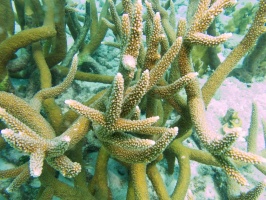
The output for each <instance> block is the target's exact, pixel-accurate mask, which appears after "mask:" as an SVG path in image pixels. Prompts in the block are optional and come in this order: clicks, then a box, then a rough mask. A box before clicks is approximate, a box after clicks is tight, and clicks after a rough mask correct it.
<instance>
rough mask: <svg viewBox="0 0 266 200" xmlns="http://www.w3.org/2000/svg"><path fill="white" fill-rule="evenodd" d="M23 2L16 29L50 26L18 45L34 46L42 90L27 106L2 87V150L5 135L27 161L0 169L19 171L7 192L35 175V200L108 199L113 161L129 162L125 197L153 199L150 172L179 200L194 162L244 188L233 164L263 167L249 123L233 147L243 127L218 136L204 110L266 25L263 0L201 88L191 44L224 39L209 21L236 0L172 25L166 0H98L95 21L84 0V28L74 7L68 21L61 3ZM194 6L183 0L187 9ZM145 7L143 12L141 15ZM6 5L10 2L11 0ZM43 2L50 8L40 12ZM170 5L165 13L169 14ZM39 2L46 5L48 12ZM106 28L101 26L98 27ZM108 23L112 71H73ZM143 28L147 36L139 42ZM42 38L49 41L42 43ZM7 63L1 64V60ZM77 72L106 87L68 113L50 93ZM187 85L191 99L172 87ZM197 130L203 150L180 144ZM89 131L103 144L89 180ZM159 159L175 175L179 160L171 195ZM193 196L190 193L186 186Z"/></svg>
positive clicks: (163, 194) (203, 1) (222, 0)
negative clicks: (69, 41) (57, 80)
mask: <svg viewBox="0 0 266 200" xmlns="http://www.w3.org/2000/svg"><path fill="white" fill-rule="evenodd" d="M21 3H22V4H23V6H25V8H27V9H26V11H25V16H27V17H22V16H20V20H19V23H20V26H21V27H24V26H27V28H29V29H28V30H22V31H21V34H26V33H27V31H28V32H34V33H35V31H36V30H39V29H38V28H40V29H41V28H47V27H46V26H48V25H49V26H48V28H52V29H51V30H53V32H52V34H51V35H49V36H47V35H45V36H43V35H41V36H40V38H35V39H32V40H27V38H26V39H25V42H24V43H23V44H22V46H23V45H30V46H31V53H32V55H33V61H34V63H35V65H36V67H37V69H38V71H39V72H40V78H39V79H40V83H41V84H40V88H41V89H40V91H39V92H37V93H36V94H35V95H34V96H33V98H31V100H30V101H29V103H26V102H25V101H24V100H22V99H20V98H19V97H17V96H15V95H13V94H10V93H7V92H1V93H0V107H1V109H0V116H1V119H2V120H3V121H4V122H5V124H6V125H7V126H8V127H9V128H7V129H3V130H2V131H1V140H0V144H1V145H0V147H1V148H5V145H4V141H6V142H7V143H8V144H9V145H10V146H12V147H13V148H16V149H18V150H20V151H23V152H25V153H28V154H30V160H29V162H26V163H25V164H23V165H21V166H18V167H15V168H13V169H9V170H1V171H0V177H1V178H2V179H5V178H12V177H13V178H15V179H14V180H13V181H12V183H11V184H10V186H9V187H8V189H7V191H8V192H9V193H10V192H13V191H14V190H16V189H18V188H19V187H20V186H21V184H23V183H25V181H26V180H27V179H28V178H29V177H30V176H32V177H36V176H38V177H39V180H40V182H41V187H40V190H39V193H38V195H37V197H36V198H37V199H52V198H53V196H57V197H59V198H61V199H112V193H113V191H111V190H110V184H112V182H111V183H108V176H109V175H108V172H107V170H108V161H109V160H111V158H113V159H115V160H116V161H117V162H119V163H121V164H122V165H124V166H125V167H126V168H127V169H128V174H129V179H128V192H127V199H149V198H150V194H149V192H148V183H147V178H148V179H149V180H150V181H151V184H152V186H153V189H154V191H155V193H156V195H157V197H158V198H160V199H175V200H176V199H184V198H185V197H186V194H187V192H188V191H189V182H190V178H191V163H190V161H191V160H193V161H197V162H198V163H203V164H207V165H213V166H216V167H219V168H222V169H223V170H224V171H225V173H226V175H227V176H228V177H229V178H228V179H229V181H228V182H230V181H236V182H238V184H242V185H247V184H248V182H247V180H246V178H245V177H244V176H243V175H242V174H241V173H240V171H239V170H238V165H237V163H238V162H241V163H242V164H245V163H251V164H254V165H255V166H256V167H257V168H258V169H259V170H261V171H263V170H264V169H263V168H265V158H264V157H265V155H264V154H263V152H262V153H261V152H260V153H258V152H256V142H254V141H255V140H254V138H255V136H254V135H255V133H254V132H255V130H256V129H255V128H252V129H250V137H251V138H253V139H249V147H248V150H249V151H250V152H245V151H243V150H240V149H238V148H236V147H233V143H235V141H236V140H237V138H238V137H239V134H240V129H239V128H232V129H230V130H229V132H227V133H225V135H223V136H221V135H220V134H218V133H216V132H215V131H214V130H212V127H211V126H210V124H209V123H208V120H207V119H206V116H205V106H206V107H207V105H208V104H209V102H210V100H211V99H212V97H213V95H214V93H215V92H216V90H217V89H218V88H219V86H220V84H221V83H222V82H223V81H224V79H225V77H226V76H227V75H228V73H229V72H230V71H231V70H232V68H233V67H234V66H235V65H236V63H237V62H238V61H239V60H240V58H241V57H242V56H243V55H244V54H245V53H246V52H247V51H248V50H249V49H250V48H252V46H253V45H254V43H255V42H256V40H257V38H258V37H259V36H260V35H261V34H262V33H263V32H264V31H265V10H266V2H265V0H261V1H260V3H259V9H258V11H257V13H256V16H255V19H254V22H253V25H252V26H251V28H250V30H249V32H248V33H247V34H246V36H245V37H244V39H243V40H242V41H241V43H240V44H239V45H238V46H237V47H236V48H235V49H234V50H233V51H232V52H231V53H230V54H229V56H228V58H227V59H226V60H225V61H223V62H222V63H221V64H220V65H219V67H218V68H217V70H215V71H214V72H213V74H212V75H211V77H210V78H209V79H208V81H207V83H205V85H204V86H203V88H200V86H199V82H198V78H197V73H195V72H194V69H193V67H192V63H191V50H192V48H193V46H195V45H201V46H208V47H209V46H211V47H213V46H217V45H220V44H222V43H224V42H225V41H226V40H227V39H228V38H229V37H230V36H231V33H224V34H221V35H217V36H211V35H209V34H208V33H206V30H207V28H208V27H209V26H210V24H211V23H212V22H213V20H214V18H215V17H216V16H218V15H219V14H220V13H221V12H222V10H223V9H225V8H227V7H230V6H233V5H234V4H235V3H236V2H235V1H232V0H216V1H209V0H200V1H199V4H198V5H197V9H196V11H195V13H194V18H192V19H190V20H188V21H187V22H186V20H184V19H181V20H179V23H178V26H177V30H175V28H176V27H174V26H175V24H176V22H175V19H173V16H174V3H173V2H172V1H169V2H167V3H166V4H165V5H161V3H160V2H159V0H152V1H150V2H148V1H146V2H145V4H142V2H141V1H140V0H138V1H136V2H135V3H133V2H131V1H129V0H122V2H116V3H117V5H115V3H114V2H113V1H112V0H108V1H105V3H104V6H103V8H102V11H101V14H100V17H99V20H98V17H97V9H96V5H95V1H93V0H92V1H87V2H86V13H87V14H88V15H87V16H86V17H85V19H84V18H82V17H80V20H81V21H82V20H85V21H84V26H83V27H81V26H79V23H80V22H79V21H78V13H77V11H76V10H75V9H74V8H73V6H74V5H71V4H67V5H66V9H67V12H66V15H67V16H69V17H70V18H69V21H68V22H64V6H65V1H61V0H56V1H55V2H54V4H53V3H51V4H49V2H48V1H43V4H40V2H39V1H25V2H20V1H16V6H17V15H19V12H23V10H20V11H19V8H21V7H19V4H21ZM193 3H194V2H191V4H190V5H189V6H193ZM54 5H57V6H59V7H60V9H58V10H56V11H58V12H59V13H57V15H58V18H53V16H51V15H49V14H51V13H53V12H54ZM145 5H146V7H147V14H146V15H144V17H143V14H144V13H143V7H144V6H145ZM5 6H9V7H10V5H9V4H6V5H5ZM35 6H37V8H39V9H37V10H36V11H35V10H34V9H33V8H34V7H35ZM42 6H44V7H42ZM45 6H47V8H49V9H47V10H46V9H45ZM168 8H170V10H171V12H170V14H168V11H167V9H168ZM42 9H43V10H45V12H44V19H43V15H42V14H41V13H42V12H41V11H42ZM108 9H109V10H108ZM28 11H31V12H32V13H34V14H33V15H29V13H31V12H28ZM73 12H74V14H73ZM121 13H123V14H121ZM34 15H38V17H37V19H35V20H34V23H33V24H31V23H30V21H29V19H30V17H31V16H34ZM121 15H122V16H121ZM47 18H49V20H48V19H47ZM57 19H58V20H59V21H57ZM23 20H24V22H23ZM47 20H48V21H47ZM39 21H40V22H42V21H43V22H44V23H43V26H42V27H38V25H39ZM143 21H145V27H144V26H143ZM48 22H49V23H48ZM40 24H42V23H40ZM47 24H48V25H47ZM65 24H67V25H68V27H69V30H70V34H71V36H72V37H73V38H74V39H75V42H74V44H73V46H72V47H71V48H70V50H69V51H67V49H66V45H65V44H66V43H65V38H66V37H65V36H66V33H65V30H64V28H65ZM102 27H104V28H103V31H102V32H101V31H100V34H97V33H99V30H101V29H102ZM107 27H108V28H110V29H111V30H112V31H113V33H114V35H115V36H116V39H117V41H116V43H115V44H113V46H115V47H117V48H119V49H120V60H119V63H118V66H117V67H118V71H117V72H116V73H115V74H116V75H115V76H114V77H112V76H104V75H101V74H98V75H97V76H94V75H93V74H89V73H85V72H81V71H77V72H76V68H77V65H78V61H77V56H74V54H75V53H76V52H77V51H80V54H79V57H80V58H81V63H82V64H84V60H85V62H86V56H90V55H91V54H92V52H93V51H94V50H95V49H96V48H97V46H98V45H99V44H100V42H101V41H102V39H103V37H104V35H105V31H106V29H107ZM88 29H90V34H91V41H90V43H88V44H86V43H85V41H84V40H85V35H86V32H87V30H88ZM144 29H145V34H146V41H143V33H144V31H143V30H144ZM6 30H8V27H6ZM55 33H56V34H55ZM15 36H16V37H19V36H20V35H19V33H17V34H15V35H14V36H11V37H10V38H7V39H4V41H3V42H2V43H0V53H5V51H2V49H1V45H3V44H8V42H10V41H11V42H10V44H11V47H12V48H11V50H10V51H9V52H6V53H9V55H8V56H9V57H8V60H10V59H11V56H12V55H11V54H14V52H15V50H17V49H18V48H21V47H22V46H15V47H14V46H12V44H13V43H12V42H14V41H13V40H14V37H15ZM50 37H52V38H50ZM41 39H45V41H40V40H41ZM106 44H107V43H106ZM55 58H56V59H55ZM71 58H73V62H72V67H71V68H70V69H69V73H68V75H67V76H66V78H65V80H64V81H63V82H62V83H61V84H59V85H57V86H54V87H52V81H51V80H52V77H51V75H52V74H60V75H64V74H66V67H67V66H68V65H69V62H70V59H71ZM60 61H62V62H61V64H60V65H61V66H55V68H54V69H52V70H50V67H51V66H53V65H56V64H57V63H59V62H60ZM3 63H4V64H5V65H6V60H4V61H3ZM0 64H1V63H0ZM0 67H1V66H0ZM5 77H7V76H5ZM78 77H79V78H80V79H81V78H82V79H83V80H84V79H86V80H87V81H94V82H104V83H111V85H110V86H108V87H107V88H106V89H104V90H102V91H99V92H98V93H97V94H95V95H94V96H93V97H92V98H91V99H89V100H88V101H86V102H83V103H79V102H78V101H75V100H65V103H66V104H67V105H68V106H69V107H70V108H71V109H72V110H74V111H75V112H73V111H72V110H69V111H68V112H66V113H64V114H63V113H62V110H61V108H60V106H58V105H57V104H56V103H55V101H54V98H55V97H56V96H58V95H60V94H62V93H63V91H65V90H66V89H67V88H68V87H69V85H70V84H71V82H72V80H73V79H74V78H76V79H77V78H78ZM2 83H3V82H2ZM183 87H184V88H185V92H186V95H187V98H184V97H183V96H181V95H180V94H179V93H178V92H179V91H180V89H182V88H183ZM4 89H5V90H7V89H8V88H7V87H5V88H4ZM254 110H255V108H254ZM173 111H174V112H173ZM41 113H44V116H42V114H41ZM173 113H174V114H175V117H176V118H177V114H178V115H179V118H178V119H177V120H175V122H173V123H171V124H170V125H168V126H170V127H168V126H167V125H166V121H167V119H169V116H170V115H171V114H173ZM253 113H254V116H253V118H254V119H253V120H252V121H253V122H252V126H254V127H255V126H256V123H255V121H256V120H257V118H256V116H255V111H254V112H253ZM79 115H81V116H79ZM254 124H255V125H254ZM193 129H195V132H196V134H197V136H198V138H199V140H200V143H201V144H202V145H203V147H204V148H203V149H201V150H199V149H195V148H191V147H188V146H186V145H184V143H183V142H184V141H185V140H187V139H188V138H189V137H190V136H191V134H192V131H193ZM177 130H178V133H177ZM88 131H91V132H93V134H94V135H95V136H96V137H97V138H98V139H99V141H100V142H101V147H100V149H99V153H98V155H97V161H96V166H95V173H94V175H93V177H92V178H90V179H89V180H87V179H86V172H85V164H84V162H83V161H84V158H83V156H87V155H85V154H86V151H84V150H83V149H82V146H83V143H82V141H83V139H84V137H85V135H86V133H87V132H88ZM257 154H260V155H257ZM163 157H165V158H166V159H167V165H168V169H169V172H171V171H172V172H173V170H171V169H173V165H175V160H177V161H178V166H179V177H178V180H177V183H176V186H175V189H174V191H173V192H172V194H169V193H168V192H167V189H166V186H165V183H164V181H163V179H162V177H161V176H162V175H161V174H160V172H159V170H158V168H157V164H158V162H159V161H160V160H161V159H162V158H163ZM56 171H59V172H61V174H62V175H63V176H66V177H69V178H71V180H73V185H74V187H72V186H70V185H69V184H67V183H64V182H63V181H62V180H60V179H59V178H58V176H57V175H56ZM264 172H265V170H264ZM231 179H232V180H231ZM228 187H229V184H228ZM264 187H265V183H264V182H262V183H260V184H258V186H257V187H255V188H254V189H253V190H250V191H249V192H247V193H245V194H241V195H240V196H239V197H236V198H242V197H243V198H249V199H256V198H257V197H258V195H259V193H260V192H261V191H262V190H263V188H264ZM189 196H190V197H191V193H190V194H189ZM234 197H235V196H234Z"/></svg>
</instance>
